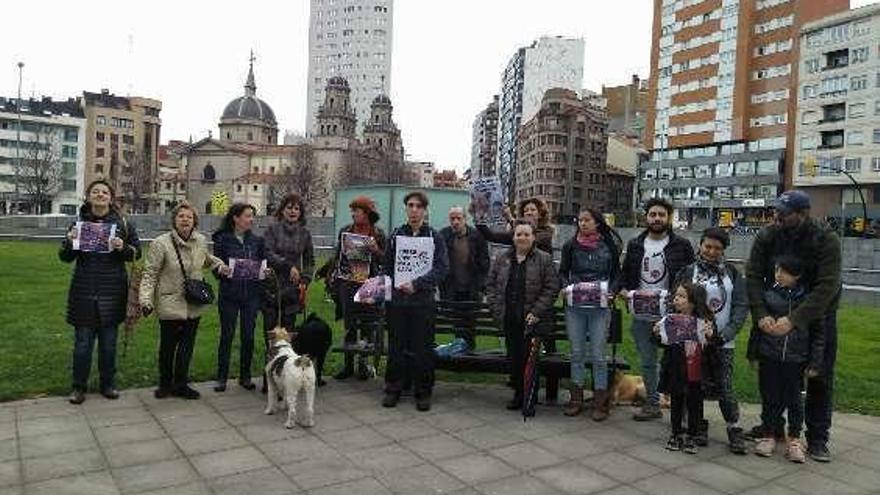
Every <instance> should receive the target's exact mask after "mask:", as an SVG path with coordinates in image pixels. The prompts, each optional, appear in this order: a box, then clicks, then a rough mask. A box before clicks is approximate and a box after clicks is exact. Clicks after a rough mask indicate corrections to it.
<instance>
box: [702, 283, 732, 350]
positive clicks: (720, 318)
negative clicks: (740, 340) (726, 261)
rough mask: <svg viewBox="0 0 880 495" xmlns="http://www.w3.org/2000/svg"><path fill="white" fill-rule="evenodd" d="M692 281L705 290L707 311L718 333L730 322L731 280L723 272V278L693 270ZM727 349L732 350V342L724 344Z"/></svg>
mask: <svg viewBox="0 0 880 495" xmlns="http://www.w3.org/2000/svg"><path fill="white" fill-rule="evenodd" d="M692 281H693V282H694V283H695V284H697V285H702V286H703V288H704V289H706V302H707V303H708V304H709V309H711V310H712V312H713V313H714V314H715V326H716V327H717V330H718V331H721V329H722V328H724V327H726V326H727V324H728V323H729V322H730V310H731V303H732V301H731V299H733V279H731V278H730V275H729V274H728V273H727V270H725V271H724V276H723V278H721V277H718V276H717V275H709V274H707V273H705V272H703V271H701V270H700V269H699V268H697V269H695V270H694V276H693V279H692ZM724 347H725V348H727V349H733V348H734V341H732V340H731V341H730V342H727V343H726V344H724Z"/></svg>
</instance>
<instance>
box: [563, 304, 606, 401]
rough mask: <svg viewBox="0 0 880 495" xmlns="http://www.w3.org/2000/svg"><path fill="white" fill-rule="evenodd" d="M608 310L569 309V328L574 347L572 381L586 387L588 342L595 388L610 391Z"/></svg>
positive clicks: (567, 329)
mask: <svg viewBox="0 0 880 495" xmlns="http://www.w3.org/2000/svg"><path fill="white" fill-rule="evenodd" d="M608 317H609V312H608V309H607V308H579V307H571V306H568V307H566V308H565V329H566V331H567V332H568V341H569V343H570V344H571V381H572V382H573V383H574V384H575V385H578V386H581V387H583V386H584V381H585V379H586V375H587V370H586V366H585V365H584V362H585V361H586V357H587V355H586V354H587V352H586V346H587V342H589V344H590V348H591V354H592V355H591V358H592V364H593V388H594V389H595V390H608V363H607V361H606V359H605V342H606V341H607V339H608Z"/></svg>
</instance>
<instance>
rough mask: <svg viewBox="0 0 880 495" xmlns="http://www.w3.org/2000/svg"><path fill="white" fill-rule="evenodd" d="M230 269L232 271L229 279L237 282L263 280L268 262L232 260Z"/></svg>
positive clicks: (242, 259) (244, 259)
mask: <svg viewBox="0 0 880 495" xmlns="http://www.w3.org/2000/svg"><path fill="white" fill-rule="evenodd" d="M229 269H230V270H232V273H230V275H229V278H232V279H235V280H262V279H263V273H264V272H265V271H266V260H251V259H246V258H230V259H229Z"/></svg>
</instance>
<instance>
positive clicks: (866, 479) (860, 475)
mask: <svg viewBox="0 0 880 495" xmlns="http://www.w3.org/2000/svg"><path fill="white" fill-rule="evenodd" d="M807 467H808V468H809V469H810V471H813V472H814V473H817V474H821V475H823V476H829V477H831V478H835V479H837V480H840V481H843V482H844V483H848V484H850V485H854V486H858V487H861V488H864V489H865V490H880V471H877V469H878V468H880V464H874V465H873V466H872V468H867V467H864V466H861V465H859V464H853V463H851V462H848V461H846V460H842V459H835V460H834V462H831V463H825V464H822V463H819V462H810V463H808V464H807Z"/></svg>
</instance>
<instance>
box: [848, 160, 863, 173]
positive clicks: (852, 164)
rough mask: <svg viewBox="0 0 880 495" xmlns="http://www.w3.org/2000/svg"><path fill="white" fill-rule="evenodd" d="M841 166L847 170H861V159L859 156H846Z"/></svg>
mask: <svg viewBox="0 0 880 495" xmlns="http://www.w3.org/2000/svg"><path fill="white" fill-rule="evenodd" d="M843 166H844V168H845V169H846V171H847V172H861V171H862V159H861V158H847V159H846V160H844V162H843Z"/></svg>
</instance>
